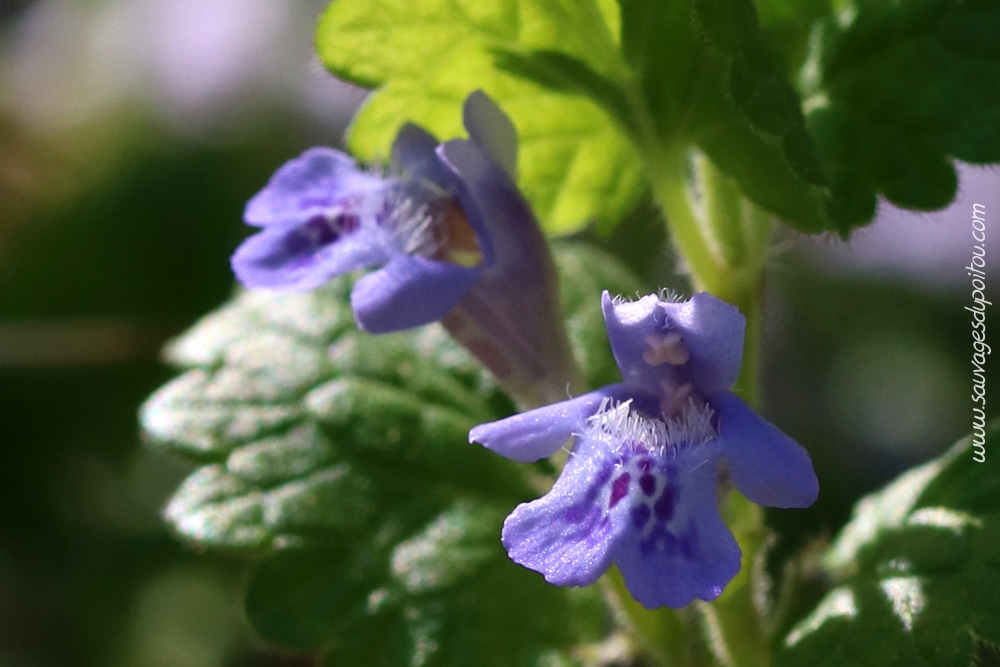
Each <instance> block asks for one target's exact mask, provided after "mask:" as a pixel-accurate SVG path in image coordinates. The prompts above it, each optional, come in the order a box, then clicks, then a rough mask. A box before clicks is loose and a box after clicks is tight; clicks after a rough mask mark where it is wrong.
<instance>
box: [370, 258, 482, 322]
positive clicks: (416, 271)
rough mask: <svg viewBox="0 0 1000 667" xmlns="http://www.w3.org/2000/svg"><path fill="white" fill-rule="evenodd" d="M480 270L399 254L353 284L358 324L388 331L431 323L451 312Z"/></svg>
mask: <svg viewBox="0 0 1000 667" xmlns="http://www.w3.org/2000/svg"><path fill="white" fill-rule="evenodd" d="M480 272H481V269H479V268H465V267H462V266H458V265H456V264H448V263H446V262H439V261H436V260H433V259H427V258H425V257H417V256H413V255H396V256H395V257H393V258H392V259H391V260H389V262H388V263H387V264H386V265H385V266H384V267H382V268H381V269H380V270H378V271H374V272H372V273H369V274H368V275H367V276H364V277H363V278H361V279H360V280H358V282H357V283H355V285H354V290H353V291H352V292H351V306H352V307H353V308H354V316H355V318H356V319H357V321H358V325H359V326H360V327H361V328H362V329H364V330H365V331H368V332H369V333H376V334H377V333H386V332H389V331H399V330H401V329H409V328H411V327H417V326H421V325H423V324H428V323H430V322H433V321H435V320H439V319H441V318H442V317H444V316H445V315H447V314H448V311H449V310H451V309H452V308H453V307H454V305H455V304H456V303H457V302H458V300H459V299H461V298H462V297H463V296H464V295H465V293H466V292H468V291H469V288H470V287H472V284H473V283H474V282H475V281H476V277H477V276H478V275H479V273H480Z"/></svg>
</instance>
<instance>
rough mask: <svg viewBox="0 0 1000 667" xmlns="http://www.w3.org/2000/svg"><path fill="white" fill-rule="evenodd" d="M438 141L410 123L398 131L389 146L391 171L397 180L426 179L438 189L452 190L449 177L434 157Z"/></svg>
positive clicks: (447, 171) (450, 177)
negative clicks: (396, 176) (390, 146)
mask: <svg viewBox="0 0 1000 667" xmlns="http://www.w3.org/2000/svg"><path fill="white" fill-rule="evenodd" d="M437 147H438V140H437V139H436V138H435V137H434V135H433V134H431V133H430V132H428V131H427V130H425V129H423V128H422V127H420V126H418V125H414V124H413V123H406V124H405V125H403V127H401V128H400V129H399V134H397V135H396V139H395V141H393V143H392V170H393V173H395V174H398V175H399V176H400V177H401V178H403V179H406V180H411V179H427V180H429V181H432V182H434V183H437V184H438V185H440V186H441V187H442V188H444V187H450V186H452V183H453V181H452V179H453V176H452V174H451V172H450V171H449V170H448V169H447V168H446V167H445V166H444V165H443V164H442V163H441V160H440V158H438V155H437V152H436V151H437Z"/></svg>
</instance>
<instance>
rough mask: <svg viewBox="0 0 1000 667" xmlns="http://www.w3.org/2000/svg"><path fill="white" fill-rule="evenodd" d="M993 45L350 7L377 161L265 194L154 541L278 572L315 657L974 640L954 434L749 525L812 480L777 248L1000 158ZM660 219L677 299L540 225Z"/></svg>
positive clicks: (277, 594) (261, 625)
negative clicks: (769, 318) (816, 532)
mask: <svg viewBox="0 0 1000 667" xmlns="http://www.w3.org/2000/svg"><path fill="white" fill-rule="evenodd" d="M990 31H994V32H990ZM997 31H1000V3H997V2H995V1H994V0H947V1H946V0H927V1H923V2H916V3H895V2H874V3H864V4H858V5H856V6H855V5H854V4H853V3H846V4H845V3H827V2H813V3H784V2H777V1H776V0H775V1H771V0H767V1H765V0H760V1H759V2H756V3H754V2H751V1H750V0H724V1H720V0H684V1H682V2H661V1H660V0H619V1H618V2H611V1H608V2H604V1H603V0H579V1H578V2H572V3H560V2H553V1H552V0H516V1H510V2H507V1H496V0H494V1H490V2H484V3H467V2H458V3H454V2H444V0H413V1H412V2H395V1H390V0H380V1H379V2H370V1H368V0H338V1H337V2H334V3H333V4H332V5H331V6H330V7H329V9H328V10H327V11H326V12H325V13H324V15H323V17H322V19H321V21H320V23H319V28H318V38H317V49H318V52H319V56H320V59H321V60H322V62H323V63H324V65H326V66H327V67H328V68H329V69H330V70H331V71H332V72H333V73H334V74H336V75H338V76H340V77H342V78H344V79H347V80H349V81H353V82H355V83H359V84H361V85H364V86H367V87H370V88H375V89H377V90H376V91H375V92H374V93H373V95H372V96H371V97H370V98H369V100H368V101H367V102H366V104H365V105H364V106H363V107H362V109H361V110H360V111H359V112H358V115H357V116H356V118H355V120H354V123H353V125H352V128H351V132H350V136H349V145H350V146H351V149H352V152H353V153H354V154H355V155H356V156H358V159H357V160H356V159H355V158H354V157H351V156H350V155H348V154H346V153H344V152H341V151H338V150H333V149H330V148H310V149H308V150H306V151H305V152H304V153H302V154H301V155H300V156H299V157H297V158H294V159H292V160H291V161H289V162H288V163H286V164H285V165H284V166H282V167H280V168H279V169H278V170H277V171H276V173H275V174H274V176H273V177H272V178H271V180H270V181H269V182H268V183H267V185H266V186H265V187H264V189H263V190H261V191H260V192H259V193H258V194H257V195H255V196H254V197H252V198H251V199H250V201H249V203H248V204H247V206H246V210H245V213H244V220H245V222H246V223H247V224H248V225H251V226H253V227H257V228H259V230H258V231H257V232H256V233H255V234H254V235H252V236H250V237H249V238H248V239H247V240H246V241H244V242H243V244H242V245H240V247H239V248H238V249H237V250H236V252H235V254H234V255H233V257H232V266H233V270H234V272H235V275H236V277H237V279H238V280H239V282H240V283H242V285H243V286H244V287H246V288H248V291H245V292H243V293H241V294H240V295H238V296H237V297H236V299H235V300H234V301H233V303H231V304H230V305H227V306H226V307H224V309H223V310H222V311H220V312H219V313H217V314H215V315H212V316H210V317H209V318H207V319H206V320H205V321H204V322H203V323H201V324H199V325H198V326H197V327H196V328H195V330H194V331H193V332H192V333H191V334H189V335H188V336H186V337H184V338H182V339H181V340H180V341H179V342H178V343H175V344H174V346H173V347H172V350H173V352H172V354H173V358H174V359H175V360H177V361H179V362H180V363H182V364H185V365H189V366H194V368H193V369H192V370H189V371H188V373H187V374H185V375H183V376H182V377H181V378H179V379H178V380H177V381H175V382H174V383H172V384H170V385H168V386H167V387H165V388H164V389H162V390H161V391H160V392H158V393H157V394H156V395H154V396H153V398H151V399H150V401H149V402H148V403H147V405H146V406H145V407H144V409H143V421H144V425H145V427H146V429H147V432H148V433H149V434H150V436H151V437H152V439H153V440H154V441H159V442H164V443H167V444H169V445H171V446H173V447H175V448H177V449H180V450H181V451H183V452H186V453H188V454H193V455H195V456H197V457H199V459H200V460H201V462H202V464H203V465H202V467H201V468H200V469H199V470H198V471H196V472H195V473H194V474H193V475H192V476H191V477H190V478H189V479H188V480H187V481H186V482H185V483H184V485H183V486H182V488H181V489H180V491H179V492H178V493H177V495H176V496H175V497H174V499H173V500H172V501H171V502H170V504H169V505H168V507H167V510H166V516H167V519H168V521H169V522H170V523H171V525H172V526H173V527H174V528H175V529H176V530H177V532H178V533H179V534H180V535H181V536H182V537H184V538H185V539H187V540H189V541H191V542H193V543H194V544H196V545H198V546H202V547H219V548H224V549H228V550H247V551H250V552H252V553H253V554H255V555H257V556H261V555H264V556H266V557H265V558H263V559H262V560H261V562H260V565H259V566H258V568H257V570H256V573H255V575H254V577H253V579H252V581H251V584H250V588H249V593H248V596H247V616H248V618H249V620H250V622H251V623H252V624H253V626H254V629H255V630H256V631H257V633H258V634H259V635H260V636H261V637H263V638H264V639H266V640H269V641H272V642H276V643H279V644H283V645H286V646H289V647H292V648H294V649H298V650H304V651H314V652H318V654H319V655H322V656H323V660H325V661H326V662H328V663H329V664H338V665H342V664H352V665H380V666H382V665H385V666H388V665H396V664H411V665H442V666H444V665H447V666H454V667H458V666H459V665H472V664H475V665H496V666H500V665H577V664H582V665H611V664H615V665H625V664H628V665H633V664H634V665H639V664H643V665H645V664H655V665H661V664H662V665H717V664H722V665H754V666H762V665H768V664H780V665H800V664H801V665H804V664H810V665H812V664H828V665H848V664H850V665H873V666H874V665H877V664H894V665H895V664H899V665H904V664H935V665H937V664H940V665H956V666H957V665H965V664H970V660H973V661H974V660H975V659H979V658H981V657H982V656H985V655H988V654H989V651H991V650H994V649H995V647H996V645H997V643H998V642H1000V606H998V605H1000V602H998V600H1000V595H995V594H994V593H996V591H997V586H998V585H1000V576H998V575H997V570H996V567H995V563H996V562H997V558H998V555H997V551H996V541H995V540H994V541H992V542H990V541H989V540H988V536H989V535H995V534H996V531H997V530H998V527H1000V523H998V520H1000V519H998V517H1000V506H998V504H997V501H996V498H998V497H1000V494H998V493H996V491H998V489H997V486H996V484H997V483H996V477H995V476H990V475H987V474H985V473H984V468H983V467H978V468H977V467H975V466H972V465H970V464H969V461H970V460H971V459H970V457H968V456H966V454H967V451H966V449H967V446H968V445H967V443H966V444H962V445H959V446H957V447H956V449H955V450H954V451H952V452H951V453H949V454H947V455H945V456H944V457H942V458H941V459H939V460H936V461H934V462H932V463H930V464H928V465H926V466H924V467H923V468H921V469H919V470H917V471H914V472H911V473H910V474H908V475H906V476H904V477H902V478H901V479H900V480H899V481H898V482H896V483H895V484H894V485H893V486H892V487H890V488H889V489H887V490H886V491H885V492H884V493H882V494H879V495H876V496H872V497H870V498H868V499H866V500H865V501H864V502H863V503H862V504H861V505H860V506H859V510H858V516H857V518H856V520H855V521H854V522H852V523H851V524H850V525H849V526H848V527H847V528H846V529H845V531H844V533H843V535H842V536H841V537H840V538H838V539H837V540H836V541H835V542H834V543H833V545H832V546H831V547H830V548H829V549H827V550H826V552H825V555H823V556H822V557H817V553H818V550H819V549H820V547H817V546H812V547H810V548H808V549H806V550H804V551H803V552H802V553H791V554H789V553H787V552H789V551H794V549H787V548H786V549H785V551H784V552H781V551H780V550H779V552H778V553H780V555H779V556H777V557H776V558H775V560H773V561H771V562H770V563H769V562H768V558H769V556H770V554H771V552H770V551H769V550H768V549H767V548H766V546H765V545H768V544H772V545H773V544H779V545H780V544H781V542H780V539H778V538H777V537H775V536H774V534H773V533H772V532H771V531H769V529H768V528H767V526H766V525H765V521H764V514H763V512H762V510H761V509H760V508H761V507H773V508H806V507H809V506H810V505H812V504H813V503H814V501H815V500H816V499H817V496H818V494H819V490H820V486H821V485H820V481H818V480H817V476H816V474H815V472H814V470H813V466H812V463H811V461H810V457H809V455H808V454H807V453H806V449H804V448H803V447H802V446H800V445H799V444H798V443H797V442H795V440H794V439H792V438H791V437H789V436H788V435H786V434H784V433H783V432H782V431H781V430H779V429H778V428H777V427H775V426H774V425H772V424H771V423H769V422H768V421H766V420H765V419H763V418H762V417H761V416H759V415H758V414H757V412H756V411H755V410H754V408H753V407H751V406H753V405H754V404H755V403H756V401H757V391H756V388H757V387H756V385H757V346H758V341H759V334H760V321H761V315H762V302H761V299H762V296H761V295H762V289H761V285H762V276H763V270H764V265H765V259H766V258H767V257H768V256H769V255H768V252H769V240H770V232H771V227H772V224H773V223H774V221H782V222H784V223H788V224H790V225H791V226H793V227H794V228H796V229H797V230H799V231H800V232H806V233H818V232H834V233H837V234H840V235H841V236H845V237H846V236H848V235H849V234H850V232H851V231H852V230H853V229H855V228H857V227H860V226H863V225H865V224H867V223H869V222H870V221H871V219H872V217H873V215H874V212H875V208H876V201H877V197H878V196H882V197H884V198H885V199H887V200H888V201H890V202H893V203H895V204H897V205H899V206H903V207H909V208H915V209H921V210H931V209H935V208H940V207H943V206H945V205H946V204H947V203H948V202H949V201H951V199H952V198H953V196H954V193H955V187H956V181H955V171H954V167H953V160H956V159H958V160H965V161H969V162H976V163H992V162H1000V138H998V137H1000V135H997V133H996V132H995V124H996V119H997V118H1000V97H998V96H997V95H996V91H995V89H994V88H992V87H991V86H990V85H989V84H988V83H987V82H988V81H994V82H995V81H997V80H1000V50H997V49H996V48H995V47H994V46H990V44H995V40H992V38H989V39H987V38H986V36H987V35H992V34H994V33H995V32H997ZM973 98H974V99H975V102H976V103H975V104H971V103H970V102H971V101H972V100H973ZM385 155H388V156H389V159H388V160H383V159H381V158H382V156H385ZM359 161H360V162H365V163H370V164H371V165H373V166H369V167H364V166H360V164H359ZM379 165H383V166H379ZM646 194H648V195H649V196H650V197H651V199H652V201H653V203H654V204H655V205H656V206H657V207H658V209H659V214H661V215H662V218H663V220H664V221H665V223H666V225H667V228H668V231H669V235H670V240H671V242H672V248H673V251H674V252H675V253H676V255H677V257H678V259H679V266H680V267H681V268H682V269H683V272H684V275H685V276H686V278H687V280H688V281H689V286H690V289H689V290H688V293H690V294H692V296H691V297H690V298H682V297H680V296H677V295H675V294H673V293H672V292H666V291H661V292H656V291H655V286H653V285H645V287H641V286H642V285H643V283H642V281H641V280H640V279H638V278H636V277H635V276H633V275H632V274H631V272H630V270H628V269H626V268H625V267H624V266H623V265H622V264H621V263H620V262H619V261H618V260H617V259H614V258H612V257H611V256H610V255H607V254H605V253H602V252H600V251H599V250H595V249H592V248H588V247H587V245H586V244H584V243H582V242H581V241H579V240H577V241H576V242H565V241H550V240H549V238H548V237H549V236H556V235H559V234H561V233H565V232H572V231H575V230H578V229H580V228H582V227H583V226H585V225H587V224H588V223H589V222H594V223H596V227H597V228H598V229H599V230H601V231H604V232H606V231H609V230H611V229H612V228H614V227H615V226H616V225H617V224H618V223H619V222H620V221H621V219H622V218H623V217H624V216H625V214H627V213H629V212H630V211H632V210H633V209H634V208H635V207H636V205H637V204H638V203H639V202H640V201H641V200H642V199H643V197H644V195H646ZM540 223H541V224H540ZM591 237H592V238H597V239H598V241H596V242H597V243H600V239H601V238H603V237H601V236H600V235H599V234H598V235H591ZM633 242H635V243H642V242H643V241H642V239H633ZM637 290H638V292H637ZM643 294H645V296H643ZM348 304H349V305H348ZM602 316H603V317H602ZM435 323H440V325H441V326H440V327H438V326H437V325H436V324H435ZM442 331H443V332H446V333H447V334H448V336H450V338H448V337H445V336H443V335H441V334H442ZM456 344H457V345H456ZM609 352H610V355H609ZM996 430H997V429H996V427H995V426H991V427H990V430H989V434H988V436H987V437H988V439H990V442H995V438H996V436H995V432H996ZM470 443H472V444H470ZM805 444H807V445H808V443H805ZM497 454H499V455H500V456H497ZM511 461H513V463H512V462H511ZM970 499H971V500H970ZM505 517H506V518H505ZM794 546H795V545H792V547H794ZM504 551H506V554H505V553H504ZM928 554H929V555H928ZM955 554H960V555H961V557H958V556H956V555H955ZM778 573H781V575H782V576H780V577H777V579H775V577H776V575H777V574H778ZM809 574H815V575H818V576H816V577H814V579H815V580H816V581H817V582H822V583H821V584H820V583H816V584H814V587H813V590H812V593H810V592H809V587H807V586H803V585H802V583H803V581H805V580H806V579H807V578H808V576H807V575H809ZM949 582H950V583H949ZM591 584H596V585H594V586H591ZM817 586H825V591H823V595H825V597H823V598H822V599H819V600H818V602H817V598H816V597H815V595H816V592H817V591H816V590H815V588H816V587H817ZM949 587H950V588H949ZM957 589H963V590H966V591H968V597H967V598H963V600H961V601H956V600H955V599H953V596H950V594H948V593H947V592H946V591H947V590H957ZM979 590H982V591H984V593H983V594H982V595H979V594H978V593H977V592H976V591H979ZM990 591H992V593H990ZM810 595H812V596H813V597H811V598H810V597H809V596H810ZM810 606H812V607H813V611H811V612H809V611H808V610H809V608H810ZM873 628H875V629H877V630H873ZM873 632H876V633H877V634H875V635H873V634H872V633H873ZM916 656H919V659H920V660H923V662H922V663H917V662H907V661H908V660H910V659H911V658H913V660H917V659H918V657H916ZM977 656H978V658H977ZM886 660H887V661H888V662H885V661H886Z"/></svg>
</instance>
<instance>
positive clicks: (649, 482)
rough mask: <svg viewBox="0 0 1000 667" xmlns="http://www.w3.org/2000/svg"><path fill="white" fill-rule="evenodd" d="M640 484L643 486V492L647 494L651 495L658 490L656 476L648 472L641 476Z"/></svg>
mask: <svg viewBox="0 0 1000 667" xmlns="http://www.w3.org/2000/svg"><path fill="white" fill-rule="evenodd" d="M639 486H640V487H642V492H643V493H645V494H646V495H647V496H651V495H653V494H654V493H655V492H656V478H655V477H653V476H652V475H650V474H649V473H646V474H645V475H643V476H642V477H640V478H639Z"/></svg>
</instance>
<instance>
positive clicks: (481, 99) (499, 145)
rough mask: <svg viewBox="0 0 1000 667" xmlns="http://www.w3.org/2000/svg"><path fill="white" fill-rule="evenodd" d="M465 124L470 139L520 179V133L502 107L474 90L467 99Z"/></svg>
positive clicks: (464, 114)
mask: <svg viewBox="0 0 1000 667" xmlns="http://www.w3.org/2000/svg"><path fill="white" fill-rule="evenodd" d="M462 122H463V123H464V125H465V129H466V130H468V132H469V137H470V138H471V139H472V140H473V141H474V142H476V143H477V144H479V145H480V146H481V147H483V148H484V149H485V150H486V152H487V153H488V154H489V155H490V156H491V157H492V158H493V161H494V162H496V163H497V164H499V165H500V166H501V167H503V168H504V169H505V170H506V171H507V175H508V176H510V177H511V179H514V178H516V174H517V171H516V169H517V130H516V129H515V128H514V124H513V123H512V122H510V118H508V117H507V115H506V114H505V113H504V112H503V111H501V110H500V107H498V106H497V105H496V103H495V102H494V101H493V100H492V99H490V98H489V97H488V96H487V95H486V93H484V92H483V91H481V90H476V91H473V92H472V93H470V94H469V96H468V97H466V98H465V105H464V106H463V107H462Z"/></svg>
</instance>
